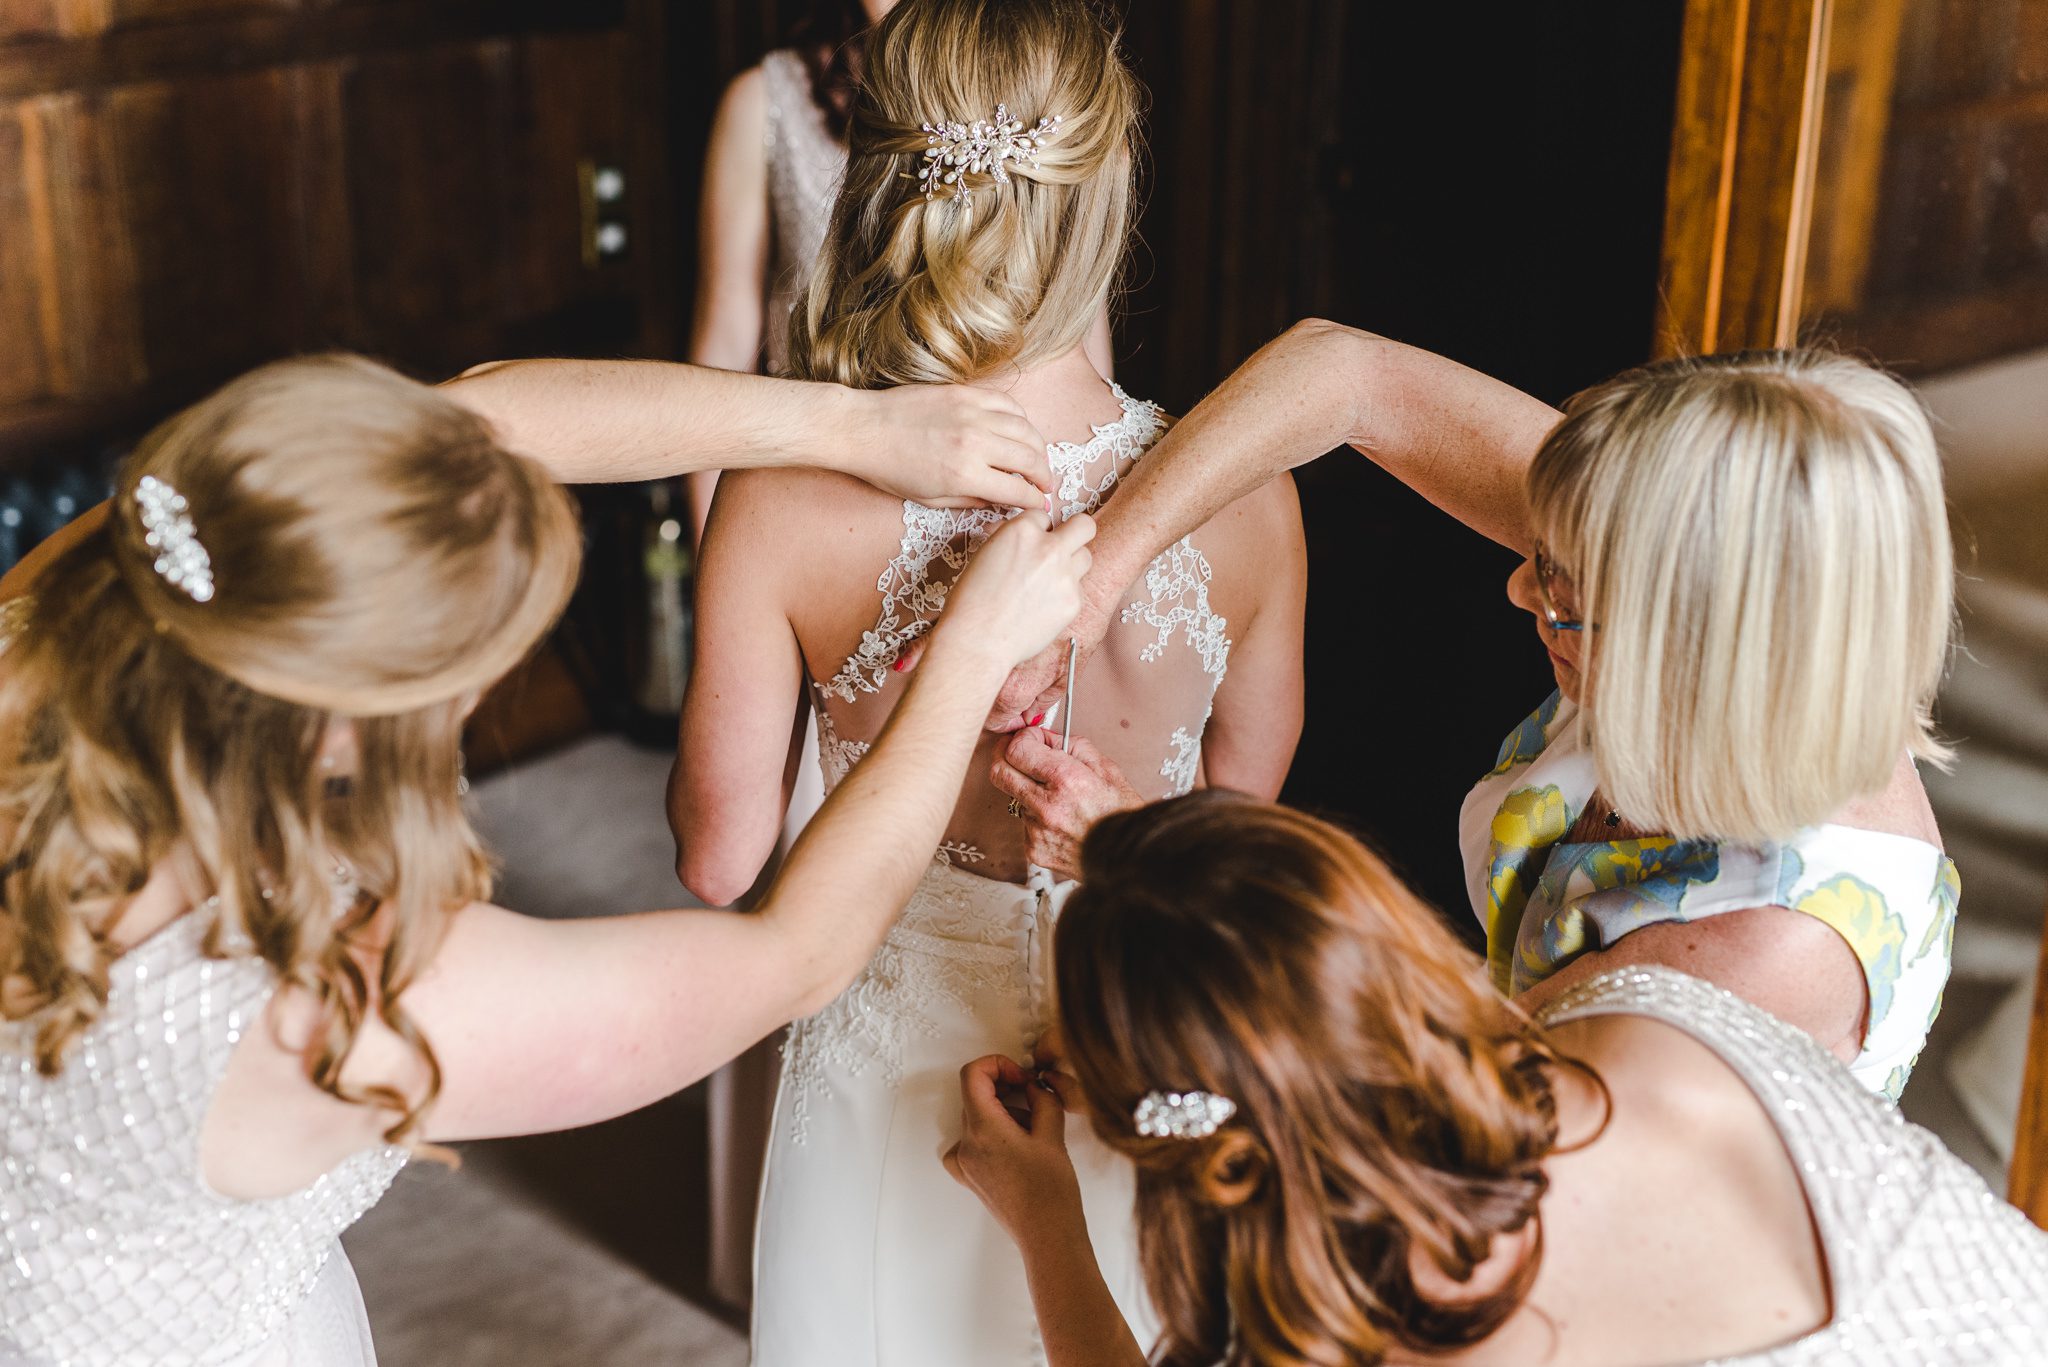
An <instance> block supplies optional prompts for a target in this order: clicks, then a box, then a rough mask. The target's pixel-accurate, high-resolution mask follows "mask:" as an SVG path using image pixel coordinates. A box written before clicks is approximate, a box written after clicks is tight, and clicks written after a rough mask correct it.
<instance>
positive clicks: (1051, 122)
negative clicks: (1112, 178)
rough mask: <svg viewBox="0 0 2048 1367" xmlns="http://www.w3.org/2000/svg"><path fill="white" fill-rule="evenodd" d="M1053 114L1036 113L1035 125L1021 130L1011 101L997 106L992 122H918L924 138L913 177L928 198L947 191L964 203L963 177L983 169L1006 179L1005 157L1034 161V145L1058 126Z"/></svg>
mask: <svg viewBox="0 0 2048 1367" xmlns="http://www.w3.org/2000/svg"><path fill="white" fill-rule="evenodd" d="M1059 126H1060V120H1059V116H1058V115H1054V116H1053V117H1052V118H1049V119H1040V120H1039V121H1038V126H1037V127H1036V128H1033V129H1030V130H1029V131H1028V132H1027V131H1026V130H1025V127H1024V121H1023V120H1022V119H1013V118H1011V117H1010V107H1009V106H1008V105H1006V104H999V105H997V106H996V116H995V120H994V121H993V122H990V121H987V120H984V119H976V120H975V121H974V122H973V123H971V124H969V123H950V122H947V121H946V120H943V119H941V120H939V121H938V122H936V123H927V124H922V125H920V131H921V132H923V133H924V134H925V135H926V136H925V142H926V143H928V144H930V145H929V146H927V147H926V148H925V149H924V169H923V170H921V171H919V172H918V174H917V179H918V182H919V183H920V184H921V185H923V186H924V197H925V198H926V199H927V200H933V199H937V198H938V197H939V196H940V195H944V194H949V193H950V196H951V198H952V199H953V201H954V202H955V203H959V204H965V203H967V202H968V197H969V195H970V193H971V191H972V188H973V187H971V186H969V185H968V183H967V179H966V178H967V177H968V176H970V175H977V176H979V175H986V176H989V177H990V178H992V179H993V180H994V181H995V182H996V184H998V185H1008V184H1009V183H1010V173H1009V170H1008V169H1007V168H1006V166H1005V163H1006V162H1013V161H1014V162H1016V163H1017V164H1018V165H1020V166H1031V167H1035V166H1037V165H1038V149H1039V148H1040V147H1041V146H1042V145H1043V144H1044V142H1045V140H1046V139H1047V138H1049V137H1051V136H1052V135H1053V134H1054V133H1055V132H1057V131H1058V129H1059Z"/></svg>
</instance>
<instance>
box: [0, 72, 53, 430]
mask: <svg viewBox="0 0 2048 1367" xmlns="http://www.w3.org/2000/svg"><path fill="white" fill-rule="evenodd" d="M30 153H31V149H30V147H29V146H28V135H27V131H26V130H25V129H24V127H23V124H22V118H21V112H20V111H19V110H18V109H5V110H0V356H4V357H6V363H5V364H4V365H0V408H5V407H7V406H9V405H13V404H24V403H28V402H29V401H31V400H34V399H46V398H48V397H49V396H50V394H51V392H52V390H53V389H54V387H55V383H56V376H55V374H54V372H53V368H52V365H51V357H50V354H49V347H48V344H47V342H46V341H45V339H44V335H43V321H44V320H43V292H42V280H41V271H40V253H38V252H37V250H36V241H37V236H38V230H37V220H38V217H39V215H38V214H37V212H36V204H37V201H38V200H39V199H40V198H41V193H40V189H41V187H40V185H39V184H34V185H32V184H31V177H32V174H33V177H34V179H35V180H36V181H38V182H39V181H40V179H41V173H40V169H39V167H36V168H32V166H31V156H30ZM34 160H35V161H36V162H40V160H41V158H40V155H37V156H36V157H35V158H34Z"/></svg>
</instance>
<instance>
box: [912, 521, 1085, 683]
mask: <svg viewBox="0 0 2048 1367" xmlns="http://www.w3.org/2000/svg"><path fill="white" fill-rule="evenodd" d="M1094 536H1095V521H1094V519H1093V518H1089V517H1085V516H1084V517H1075V518H1069V519H1068V520H1067V521H1065V522H1063V523H1061V524H1060V525H1059V526H1057V527H1055V528H1053V529H1052V530H1051V531H1047V530H1046V529H1045V527H1044V525H1043V524H1042V523H1041V522H1040V521H1039V519H1037V518H1036V517H1033V516H1030V515H1029V514H1027V515H1025V516H1023V517H1018V518H1013V519H1011V520H1010V521H1009V522H1008V523H1006V524H1005V525H1004V526H1003V527H1002V528H1001V529H1000V530H998V531H997V532H996V534H995V535H994V536H991V537H990V538H989V539H988V542H987V544H985V545H984V546H982V548H981V549H980V550H979V551H978V552H976V553H975V556H974V558H973V559H972V560H971V561H969V562H968V565H967V569H966V572H965V573H963V574H962V575H961V576H960V580H959V582H958V583H956V584H954V585H953V587H952V590H951V591H950V592H949V593H947V595H946V611H945V614H944V615H943V616H942V617H941V618H940V619H939V623H938V625H937V626H936V627H935V628H934V629H933V634H934V636H936V637H937V638H939V639H940V640H941V641H943V642H944V643H945V647H944V648H948V649H952V648H959V647H963V646H965V647H970V648H978V649H982V650H986V651H988V652H989V653H990V654H991V655H993V656H997V657H1000V663H1002V664H1005V665H1013V664H1015V663H1016V662H1017V661H1019V660H1022V659H1028V658H1030V657H1031V656H1033V655H1035V654H1037V653H1039V652H1040V651H1041V650H1043V649H1044V648H1045V647H1046V646H1047V645H1048V644H1049V643H1050V642H1052V641H1054V640H1056V639H1062V640H1063V639H1064V638H1065V634H1066V630H1067V627H1068V626H1069V625H1070V624H1071V623H1072V622H1073V620H1074V614H1075V612H1077V611H1078V610H1079V609H1080V606H1081V579H1082V576H1084V575H1086V574H1087V573H1088V566H1089V564H1090V557H1089V554H1088V542H1089V541H1090V540H1092V539H1093V538H1094Z"/></svg>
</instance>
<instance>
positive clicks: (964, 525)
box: [813, 389, 1243, 882]
mask: <svg viewBox="0 0 2048 1367" xmlns="http://www.w3.org/2000/svg"><path fill="white" fill-rule="evenodd" d="M1115 393H1116V398H1117V401H1118V403H1119V405H1120V407H1121V408H1122V413H1121V415H1120V416H1119V417H1118V418H1116V419H1115V420H1114V421H1112V422H1109V423H1106V424H1103V425H1101V426H1098V427H1096V428H1095V429H1094V435H1093V436H1092V437H1091V438H1090V439H1089V440H1088V441H1085V442H1063V443H1057V444H1055V445H1053V446H1052V447H1050V448H1048V453H1049V455H1050V456H1051V459H1052V466H1053V473H1054V474H1055V476H1057V477H1058V479H1059V481H1060V488H1059V494H1058V502H1057V516H1059V517H1060V518H1061V519H1065V518H1068V517H1072V516H1074V515H1075V514H1077V513H1083V512H1087V513H1092V512H1095V511H1096V510H1097V509H1099V508H1100V507H1101V506H1102V505H1103V504H1104V503H1105V502H1106V501H1108V500H1109V499H1110V498H1111V497H1112V496H1113V495H1114V493H1115V490H1116V486H1117V484H1118V482H1119V481H1121V480H1122V479H1123V477H1124V476H1125V475H1127V474H1128V473H1129V472H1130V470H1131V468H1132V467H1133V466H1134V465H1135V464H1136V463H1137V462H1138V461H1139V460H1140V459H1142V458H1143V456H1144V454H1145V452H1146V451H1147V450H1148V449H1150V447H1151V446H1152V444H1153V443H1154V442H1156V441H1157V440H1158V439H1159V438H1160V436H1162V435H1163V434H1164V433H1165V431H1166V420H1165V418H1164V416H1163V415H1162V414H1161V413H1160V411H1159V409H1158V408H1157V407H1156V406H1154V405H1152V404H1149V403H1145V402H1143V401H1140V400H1136V399H1132V398H1131V397H1130V396H1128V395H1126V394H1125V393H1124V392H1123V391H1122V390H1121V389H1116V390H1115ZM1005 516H1006V514H1002V513H997V512H991V511H987V510H969V511H961V512H955V511H951V510H946V509H938V508H927V507H924V506H923V505H921V504H916V503H905V504H904V505H903V537H902V541H901V544H900V546H899V549H898V551H897V554H896V556H895V557H894V558H893V559H891V560H890V562H889V563H888V564H887V565H886V566H884V567H883V568H882V571H881V573H880V575H879V577H878V578H877V580H876V584H875V586H876V589H877V591H878V592H879V593H880V595H881V603H880V609H879V611H878V613H877V614H876V617H875V619H874V621H873V624H872V625H871V626H869V627H868V628H866V629H865V630H864V631H863V632H862V635H861V640H860V644H859V646H858V647H857V648H856V649H855V650H854V651H853V653H852V654H851V655H849V656H848V657H847V659H846V660H845V662H844V663H843V664H842V665H841V666H840V667H839V669H838V670H837V672H835V673H834V674H832V675H831V676H830V677H829V678H828V679H826V680H825V681H824V682H822V683H818V684H816V685H814V688H813V700H814V701H815V702H816V703H817V706H818V713H819V727H818V739H819V750H820V760H821V764H822V767H823V769H824V773H825V784H826V787H827V789H828V790H829V789H830V788H832V787H833V786H835V785H836V784H837V783H838V782H839V780H840V779H842V778H844V777H845V775H846V772H847V770H848V769H849V768H850V767H851V766H852V765H853V764H855V763H857V762H858V761H859V759H860V757H861V756H862V755H863V754H865V753H866V752H867V748H868V746H869V744H870V743H872V741H873V740H874V738H875V736H876V735H878V734H879V733H880V731H881V728H882V723H883V722H884V721H886V720H887V718H888V715H889V712H890V710H891V709H892V708H894V706H895V704H896V699H897V698H898V697H899V696H900V690H901V688H902V686H903V683H902V676H900V675H898V674H896V673H895V672H894V671H893V669H892V668H891V666H892V665H893V664H894V663H895V661H896V659H897V658H898V656H899V655H900V654H901V653H902V651H903V649H904V647H905V646H907V645H908V644H910V643H911V642H912V641H914V640H916V639H917V638H919V637H920V636H922V635H924V633H925V632H927V631H929V630H930V629H931V626H932V624H933V623H934V622H935V621H936V620H937V619H938V616H939V614H940V613H941V611H943V610H944V608H945V602H946V594H947V592H948V591H949V590H950V589H951V587H952V585H953V583H954V582H955V581H956V580H957V579H958V578H959V576H960V572H961V571H962V569H964V568H965V566H966V564H967V562H968V560H969V558H970V557H971V556H972V555H973V554H974V552H975V551H976V550H977V549H978V548H979V547H980V546H981V544H982V543H983V542H984V541H986V540H987V539H988V537H989V535H990V534H991V533H992V532H993V531H994V530H995V528H996V527H997V526H999V525H1000V524H1001V523H1002V521H1003V520H1004V518H1005ZM1197 535H1198V536H1199V533H1198V534H1197ZM1196 540H1197V538H1196V537H1189V538H1186V539H1183V540H1182V541H1180V542H1179V543H1177V544H1176V545H1174V546H1172V547H1169V548H1168V549H1167V550H1166V551H1165V552H1164V553H1163V554H1162V555H1160V556H1159V557H1158V558H1157V559H1156V560H1154V561H1153V562H1152V564H1151V565H1150V566H1148V567H1147V569H1146V572H1145V575H1144V576H1143V578H1141V579H1140V580H1139V581H1138V582H1136V583H1135V584H1132V585H1131V586H1130V588H1129V589H1128V590H1127V591H1126V592H1125V594H1124V599H1123V601H1124V604H1125V606H1124V608H1123V611H1122V612H1121V614H1120V615H1119V619H1118V620H1117V621H1116V622H1114V623H1112V624H1111V626H1110V629H1109V631H1108V633H1107V635H1106V636H1105V637H1104V638H1103V641H1102V644H1101V645H1100V646H1099V647H1098V648H1097V650H1096V651H1095V653H1094V654H1093V655H1092V656H1091V657H1090V659H1089V660H1088V663H1087V665H1086V667H1085V668H1083V669H1082V670H1081V672H1080V675H1079V678H1078V679H1077V681H1076V685H1075V690H1074V692H1075V697H1074V699H1073V704H1072V705H1073V706H1074V708H1075V709H1076V710H1075V711H1074V715H1073V734H1074V736H1075V737H1077V738H1082V737H1085V738H1086V739H1087V740H1089V741H1090V742H1092V743H1093V744H1094V745H1095V746H1096V748H1097V749H1099V750H1100V751H1101V752H1102V753H1103V754H1105V755H1107V756H1108V757H1109V758H1110V759H1111V760H1113V761H1114V762H1115V763H1116V764H1117V765H1118V767H1120V768H1121V769H1122V770H1123V771H1124V773H1125V775H1126V776H1127V777H1128V778H1129V779H1130V780H1131V782H1132V783H1133V784H1134V785H1135V786H1136V787H1137V788H1138V790H1139V792H1141V793H1142V794H1144V795H1145V796H1146V797H1148V798H1152V797H1166V796H1171V795H1175V794H1179V793H1184V792H1186V791H1188V789H1190V788H1191V787H1193V786H1194V784H1195V782H1196V778H1197V775H1198V771H1199V767H1200V761H1201V745H1202V732H1203V727H1204V725H1205V723H1206V721H1207V719H1208V715H1209V706H1210V702H1211V700H1212V699H1213V697H1214V696H1215V692H1216V688H1217V686H1218V685H1219V684H1221V683H1222V681H1223V675H1224V671H1225V669H1226V668H1227V666H1228V662H1229V655H1230V639H1229V636H1228V624H1227V623H1226V622H1225V621H1224V619H1223V618H1222V617H1221V616H1219V615H1218V614H1217V613H1216V612H1215V611H1214V610H1213V608H1212V607H1211V604H1210V599H1209V593H1210V586H1211V582H1212V579H1213V577H1214V575H1215V574H1216V572H1217V570H1216V567H1214V566H1212V565H1211V564H1210V562H1209V559H1208V557H1207V556H1206V555H1205V554H1204V553H1203V551H1202V550H1201V549H1200V547H1199V546H1198V545H1197V544H1196ZM1224 572H1226V573H1229V572H1238V573H1242V572H1243V570H1242V568H1241V567H1237V566H1226V567H1224ZM1043 724H1044V726H1045V728H1046V729H1047V731H1048V732H1049V733H1050V735H1051V737H1052V739H1053V741H1054V743H1055V744H1056V743H1057V742H1058V739H1059V736H1060V728H1061V724H1062V718H1061V717H1060V716H1059V715H1057V713H1054V714H1050V715H1048V716H1047V718H1046V720H1045V721H1044V723H1043ZM999 743H1000V741H999V740H998V739H996V738H989V739H987V740H985V741H984V742H983V744H982V746H981V748H980V750H979V751H978V752H977V755H976V763H975V764H974V765H973V766H971V767H970V769H969V773H968V778H967V782H966V785H965V786H964V788H963V790H962V793H961V798H960V803H959V805H958V806H957V807H956V808H955V809H954V813H953V819H952V821H951V822H950V823H949V824H948V827H947V831H946V839H945V841H944V842H943V843H942V844H941V845H940V847H939V849H938V850H937V851H936V856H935V857H936V858H937V859H939V860H940V861H941V862H945V863H951V864H954V865H956V866H960V867H966V868H970V869H972V870H973V871H974V872H976V873H982V874H986V875H988V876H990V877H993V878H999V879H1004V880H1006V881H1012V882H1021V881H1023V879H1024V877H1025V874H1026V866H1025V863H1024V859H1023V836H1022V832H1021V829H1020V828H1019V826H1018V824H1017V822H1016V820H1015V818H1013V817H1011V816H1010V815H1009V813H1008V811H1007V799H1006V798H1004V797H1003V795H1002V794H1001V793H999V792H998V791H997V790H996V789H995V788H994V787H993V786H992V785H990V784H989V782H988V781H987V778H986V774H987V769H988V763H987V761H988V759H989V758H990V757H992V755H993V753H994V750H995V748H996V746H997V745H998V744H999Z"/></svg>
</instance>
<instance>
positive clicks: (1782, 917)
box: [1515, 907, 1870, 1063]
mask: <svg viewBox="0 0 2048 1367" xmlns="http://www.w3.org/2000/svg"><path fill="white" fill-rule="evenodd" d="M1631 964H1662V965H1664V966H1665V967H1667V968H1675V969H1677V970H1679V971H1680V972H1681V973H1690V974H1691V975H1692V976H1693V977H1695V978H1704V979H1705V980H1706V981H1708V982H1710V983H1712V984H1714V986H1716V987H1719V988H1723V989H1725V990H1727V991H1729V992H1733V993H1734V994H1735V995H1736V996H1738V997H1740V998H1742V999H1743V1000H1744V1001H1746V1002H1750V1003H1752V1004H1753V1005H1756V1006H1760V1007H1762V1008H1763V1009H1764V1010H1766V1011H1768V1012H1770V1013H1771V1014H1772V1015H1774V1016H1776V1017H1777V1018H1778V1019H1779V1020H1782V1021H1785V1022H1787V1023H1789V1024H1792V1025H1796V1026H1798V1027H1799V1028H1800V1029H1802V1030H1804V1031H1806V1033H1808V1034H1809V1035H1812V1036H1813V1037H1814V1038H1815V1039H1816V1040H1818V1041H1820V1044H1821V1047H1822V1048H1824V1049H1827V1050H1829V1051H1831V1052H1832V1053H1833V1054H1834V1055H1835V1057H1837V1058H1839V1059H1841V1060H1842V1061H1843V1062H1844V1063H1847V1062H1849V1061H1850V1060H1852V1059H1854V1058H1855V1057H1856V1055H1857V1054H1858V1053H1860V1052H1862V1049H1863V1031H1864V1022H1865V1018H1866V1015H1867V1011H1868V1001H1869V995H1870V993H1869V988H1868V987H1867V986H1866V984H1865V982H1864V978H1863V966H1862V965H1861V964H1860V963H1858V962H1857V959H1856V951H1855V950H1853V949H1851V948H1850V947H1849V942H1848V941H1847V940H1844V939H1843V938H1842V937H1841V935H1840V934H1839V933H1838V932H1837V931H1836V930H1835V929H1834V927H1832V926H1830V925H1828V924H1827V923H1826V922H1824V921H1821V920H1819V919H1817V918H1815V917H1813V916H1809V915H1808V914H1807V913H1805V912H1803V911H1792V910H1790V909H1789V908H1786V907H1751V908H1749V909H1748V910H1746V911H1730V912H1723V913H1722V914H1721V915H1718V916H1709V917H1706V918H1704V919H1702V920H1698V921H1686V922H1677V921H1667V922H1661V923H1659V924H1657V925H1653V926H1645V927H1643V928H1642V929H1641V930H1637V931H1632V932H1630V933H1629V934H1627V935H1624V936H1622V937H1621V938H1620V939H1619V940H1617V941H1615V942H1614V944H1613V945H1611V946H1609V947H1608V948H1606V949H1603V950H1598V951H1595V952H1594V953H1590V954H1582V955H1580V956H1579V957H1578V958H1577V959H1574V960H1573V961H1572V962H1571V963H1569V964H1567V965H1566V966H1565V967H1564V968H1562V969H1559V970H1558V971H1557V972H1556V973H1553V974H1551V975H1550V976H1549V977H1548V978H1545V979H1544V980H1543V981H1542V982H1540V983H1538V984H1536V985H1535V986H1534V987H1532V988H1530V989H1529V990H1528V991H1526V992H1523V993H1522V994H1521V995H1519V996H1517V997H1516V998H1515V1001H1516V1002H1517V1003H1518V1004H1520V1005H1521V1006H1522V1007H1523V1008H1524V1009H1526V1010H1527V1011H1529V1012H1530V1013H1531V1014H1534V1013H1535V1012H1537V1011H1540V1010H1541V1009H1542V1008H1543V1006H1544V1004H1545V1003H1546V1002H1549V1001H1550V1000H1551V999H1552V998H1554V997H1556V996H1557V995H1558V994H1560V993H1563V992H1568V991H1570V990H1571V989H1572V988H1573V987H1576V986H1577V985H1578V984H1580V983H1582V982H1584V981H1586V980H1587V979H1588V978H1592V977H1595V976H1597V975H1599V974H1601V973H1605V972H1607V971H1608V970H1609V969H1614V968H1626V967H1628V966H1629V965H1631Z"/></svg>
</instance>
